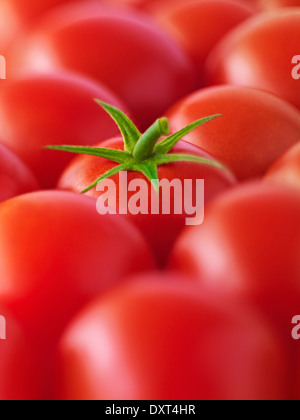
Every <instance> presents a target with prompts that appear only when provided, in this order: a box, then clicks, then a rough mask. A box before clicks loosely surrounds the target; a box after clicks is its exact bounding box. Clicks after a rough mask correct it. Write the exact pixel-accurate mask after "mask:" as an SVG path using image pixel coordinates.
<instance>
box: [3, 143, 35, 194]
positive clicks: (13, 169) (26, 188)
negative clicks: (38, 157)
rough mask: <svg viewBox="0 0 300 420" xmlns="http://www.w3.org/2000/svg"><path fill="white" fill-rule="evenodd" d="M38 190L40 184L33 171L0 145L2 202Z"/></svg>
mask: <svg viewBox="0 0 300 420" xmlns="http://www.w3.org/2000/svg"><path fill="white" fill-rule="evenodd" d="M37 189H38V184H37V181H36V180H35V178H34V176H33V174H32V173H31V171H30V170H29V169H28V168H27V167H26V166H25V165H24V163H23V162H22V161H21V160H20V159H19V158H18V157H17V156H16V155H15V154H14V153H13V152H11V151H10V150H9V149H8V148H7V147H6V146H4V145H3V144H1V143H0V202H1V201H4V200H8V199H9V198H12V197H15V196H16V195H20V194H23V193H26V192H30V191H34V190H37Z"/></svg>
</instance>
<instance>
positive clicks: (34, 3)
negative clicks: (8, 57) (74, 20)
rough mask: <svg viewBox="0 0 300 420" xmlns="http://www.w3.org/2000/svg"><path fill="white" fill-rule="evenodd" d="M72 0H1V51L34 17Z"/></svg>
mask: <svg viewBox="0 0 300 420" xmlns="http://www.w3.org/2000/svg"><path fill="white" fill-rule="evenodd" d="M67 1H71V0H42V1H41V0H26V1H24V0H1V1H0V51H1V53H3V52H4V51H3V50H4V48H7V47H8V46H9V44H10V42H11V41H13V40H14V39H15V38H16V36H17V35H18V33H20V32H21V31H22V30H24V28H25V27H26V26H27V25H28V24H29V22H30V21H31V20H32V19H35V18H37V17H39V16H40V15H41V14H42V13H44V12H46V11H48V10H50V9H51V8H52V7H54V6H58V5H59V4H62V3H66V2H67Z"/></svg>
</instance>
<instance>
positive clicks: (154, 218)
mask: <svg viewBox="0 0 300 420" xmlns="http://www.w3.org/2000/svg"><path fill="white" fill-rule="evenodd" d="M99 146H101V147H104V148H112V149H116V150H124V141H123V139H122V138H115V139H111V140H108V141H105V142H103V143H101V144H100V145H99ZM172 153H176V154H189V155H194V156H199V157H203V158H207V159H212V158H211V156H209V155H208V154H207V153H205V152H203V151H202V150H201V149H199V148H197V147H195V146H193V145H190V144H188V143H186V142H185V141H180V142H179V143H178V145H177V146H176V147H175V148H174V149H173V150H172ZM115 166H116V164H115V163H114V162H112V161H111V160H108V159H103V158H99V157H97V156H85V155H84V156H79V157H77V158H75V159H74V161H72V162H71V163H70V165H69V166H68V167H67V168H66V170H65V171H64V172H63V174H62V176H61V178H60V180H59V183H58V187H59V188H61V189H64V190H70V191H75V192H78V193H80V192H81V191H82V190H83V189H85V188H86V187H87V186H89V185H90V184H92V183H93V182H94V181H95V180H96V179H98V178H99V177H100V176H101V175H103V174H104V173H105V172H106V171H108V170H110V169H112V168H114V167H115ZM158 176H159V179H160V180H168V181H170V182H171V181H174V180H175V179H176V180H180V183H181V185H182V186H183V185H184V182H185V180H192V183H193V184H192V191H191V195H192V196H193V197H195V195H196V190H197V184H196V182H197V179H199V180H200V179H204V188H205V204H207V203H208V202H209V201H211V200H212V199H213V198H215V197H216V196H217V195H219V194H221V193H222V192H223V191H225V190H226V189H228V188H230V187H231V186H233V185H234V184H235V179H234V177H233V176H232V175H231V174H229V173H227V172H226V171H224V170H222V169H219V168H215V167H213V166H209V165H203V164H202V165H201V164H199V163H194V162H173V163H170V164H166V165H163V166H160V167H159V168H158ZM111 179H112V181H113V182H114V183H115V185H116V190H110V191H109V193H110V192H112V193H115V192H116V197H117V200H116V202H115V203H114V204H115V207H116V209H118V208H119V205H120V200H119V197H120V193H122V192H123V193H124V191H123V190H124V188H127V190H129V191H128V195H127V199H126V205H127V203H128V202H130V200H132V197H133V196H134V194H136V190H135V191H132V190H131V191H130V189H129V187H128V186H129V185H130V183H132V181H133V180H140V179H142V180H144V181H146V182H147V186H148V189H147V191H146V192H145V191H143V192H142V194H144V193H145V194H146V195H147V197H146V201H147V210H148V212H147V214H141V212H140V213H139V214H128V216H127V217H128V218H129V219H130V220H131V221H132V222H133V223H134V224H135V225H136V226H137V227H138V228H139V229H140V230H141V232H142V233H143V234H144V236H145V237H146V238H147V240H148V242H149V244H150V245H151V248H152V250H153V252H154V254H155V255H156V258H157V260H158V262H159V264H160V265H164V264H165V262H166V260H167V258H168V256H169V253H170V251H171V249H172V246H173V244H174V242H175V240H176V238H177V237H178V235H179V233H180V232H181V230H182V229H183V228H184V226H185V223H186V218H187V217H191V215H190V216H188V214H187V212H186V207H184V209H182V212H181V214H176V213H175V208H174V206H173V205H172V204H171V206H170V212H169V214H163V209H162V203H163V198H162V195H160V203H161V205H160V208H159V214H153V212H152V211H151V194H153V190H152V188H151V184H150V182H149V181H148V180H147V179H146V177H145V176H144V175H143V174H141V173H140V172H128V173H127V182H126V185H122V187H121V188H120V184H119V175H114V176H112V177H111ZM102 194H103V192H100V191H98V190H97V189H96V188H94V189H92V190H91V191H89V192H88V193H87V195H89V196H91V197H94V198H96V199H98V198H99V197H100V196H101V195H102ZM111 198H112V199H113V197H111ZM174 200H175V191H173V190H172V189H171V191H170V202H171V203H174ZM201 204H202V203H201ZM195 212H196V210H195ZM194 216H195V214H194V213H193V216H192V217H194Z"/></svg>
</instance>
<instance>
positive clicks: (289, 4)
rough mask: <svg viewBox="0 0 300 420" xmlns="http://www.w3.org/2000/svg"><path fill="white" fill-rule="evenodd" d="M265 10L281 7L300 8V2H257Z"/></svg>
mask: <svg viewBox="0 0 300 420" xmlns="http://www.w3.org/2000/svg"><path fill="white" fill-rule="evenodd" d="M257 1H258V4H259V6H260V7H261V9H263V10H269V9H270V10H271V9H277V8H279V7H299V6H300V1H299V0H257Z"/></svg>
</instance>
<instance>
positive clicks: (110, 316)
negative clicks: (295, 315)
mask: <svg viewBox="0 0 300 420" xmlns="http://www.w3.org/2000/svg"><path fill="white" fill-rule="evenodd" d="M185 282H186V281H185V280H183V279H182V278H181V277H180V276H177V277H176V276H174V275H171V274H170V273H169V274H166V275H161V274H156V273H153V274H149V275H146V276H144V277H138V278H137V279H135V282H133V283H132V284H130V285H127V286H126V287H123V288H118V289H116V290H115V291H114V292H113V293H111V294H109V295H107V296H106V298H105V299H98V300H96V301H95V302H93V303H92V304H91V305H89V306H88V307H87V308H86V309H85V310H84V311H83V312H82V313H81V314H80V315H79V316H78V317H76V319H75V320H74V321H73V323H72V324H71V326H70V327H69V328H68V330H67V331H66V333H65V335H64V337H63V339H62V342H61V345H60V353H61V375H60V387H61V392H60V398H62V399H71V400H73V399H78V400H81V399H84V400H98V399H101V400H178V399H180V400H182V399H184V400H202V399H203V400H206V399H209V400H210V399H220V400H223V399H232V398H234V399H261V398H267V399H277V398H281V397H283V396H284V391H283V389H284V384H285V361H284V358H282V357H281V356H282V355H283V354H282V352H281V347H280V345H278V342H277V339H276V337H275V336H274V335H273V334H272V332H271V330H270V329H269V327H268V326H267V325H266V324H265V323H264V322H263V321H262V320H261V319H260V318H256V317H254V316H253V314H252V313H251V312H249V311H248V310H247V309H245V308H241V307H239V306H238V305H236V307H235V308H234V309H232V307H231V303H230V301H226V300H222V298H220V297H219V298H218V297H217V296H216V295H212V294H209V293H204V292H200V290H199V289H198V288H197V286H195V285H193V284H185Z"/></svg>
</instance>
